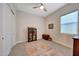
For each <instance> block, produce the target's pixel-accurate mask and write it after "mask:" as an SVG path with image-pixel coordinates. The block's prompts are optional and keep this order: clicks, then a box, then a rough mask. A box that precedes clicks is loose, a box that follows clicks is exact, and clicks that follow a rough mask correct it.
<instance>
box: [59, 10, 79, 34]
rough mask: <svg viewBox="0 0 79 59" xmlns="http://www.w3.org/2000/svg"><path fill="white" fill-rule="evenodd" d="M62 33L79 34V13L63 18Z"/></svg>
mask: <svg viewBox="0 0 79 59" xmlns="http://www.w3.org/2000/svg"><path fill="white" fill-rule="evenodd" d="M60 23H61V25H60V26H61V33H66V34H78V32H77V30H78V28H77V27H78V11H75V12H72V13H69V14H66V15H64V16H61V22H60Z"/></svg>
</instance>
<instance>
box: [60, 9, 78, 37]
mask: <svg viewBox="0 0 79 59" xmlns="http://www.w3.org/2000/svg"><path fill="white" fill-rule="evenodd" d="M76 11H78V10H75V11H72V12H69V13H66V14H64V15H61V16H60V24H59V25H60V33H61V34H66V35H72V36H73V35H78V34H79V11H78V22H77V34H75V33H74V34H71V33H63V32H61V17H62V16H65V15H68V14H71V13H74V12H76Z"/></svg>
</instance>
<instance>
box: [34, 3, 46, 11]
mask: <svg viewBox="0 0 79 59" xmlns="http://www.w3.org/2000/svg"><path fill="white" fill-rule="evenodd" d="M33 8H34V9H36V8H40V9H41V10H44V11H45V12H47V9H46V8H45V6H44V4H43V3H40V5H38V6H35V7H33Z"/></svg>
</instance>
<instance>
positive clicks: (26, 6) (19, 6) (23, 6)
mask: <svg viewBox="0 0 79 59" xmlns="http://www.w3.org/2000/svg"><path fill="white" fill-rule="evenodd" d="M39 4H40V3H15V4H14V5H15V8H16V10H19V11H24V12H28V13H31V14H34V15H38V16H42V17H46V16H48V15H49V14H51V13H53V12H54V11H56V10H58V9H59V8H61V7H63V6H64V5H66V3H43V4H44V6H45V8H46V9H47V12H45V11H43V10H40V9H39V8H36V9H33V7H35V6H38V5H39Z"/></svg>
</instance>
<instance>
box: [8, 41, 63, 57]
mask: <svg viewBox="0 0 79 59" xmlns="http://www.w3.org/2000/svg"><path fill="white" fill-rule="evenodd" d="M63 55H64V54H63V53H62V52H60V51H57V50H56V49H54V47H53V44H52V42H51V41H46V40H37V41H33V42H29V43H28V42H22V43H18V44H16V45H15V46H14V47H13V48H12V50H11V52H10V54H9V56H63Z"/></svg>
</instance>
